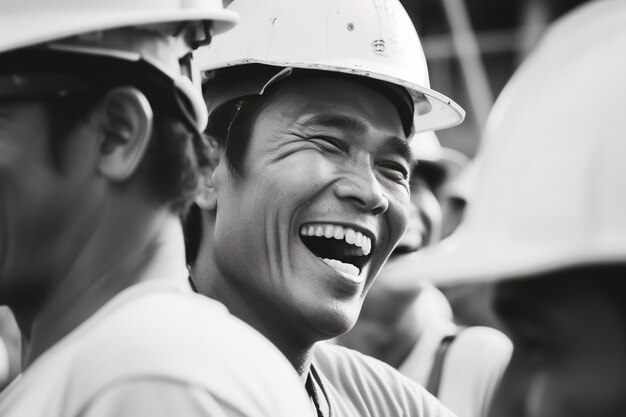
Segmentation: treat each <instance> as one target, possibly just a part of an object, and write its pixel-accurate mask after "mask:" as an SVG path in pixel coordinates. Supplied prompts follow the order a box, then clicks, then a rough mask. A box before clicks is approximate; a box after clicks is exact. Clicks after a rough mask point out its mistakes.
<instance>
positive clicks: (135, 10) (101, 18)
mask: <svg viewBox="0 0 626 417" xmlns="http://www.w3.org/2000/svg"><path fill="white" fill-rule="evenodd" d="M236 19H237V16H236V14H235V13H233V12H231V11H228V10H224V8H223V6H222V2H221V0H107V1H100V0H56V1H49V0H7V1H4V2H3V3H2V5H0V52H4V51H8V50H11V49H17V48H23V47H27V46H32V45H36V44H39V43H44V42H49V41H51V40H55V39H60V38H65V37H69V36H74V35H77V34H81V33H87V32H93V31H98V30H107V29H114V28H121V27H128V26H135V27H136V26H143V25H153V24H160V23H174V22H180V23H183V22H200V21H206V22H213V23H215V24H216V25H215V26H214V30H215V31H223V30H225V29H227V28H229V27H230V26H232V24H233V23H234V22H236Z"/></svg>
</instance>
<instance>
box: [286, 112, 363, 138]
mask: <svg viewBox="0 0 626 417" xmlns="http://www.w3.org/2000/svg"><path fill="white" fill-rule="evenodd" d="M298 124H299V125H300V126H303V127H315V126H320V127H329V128H335V129H345V130H349V131H352V132H354V133H357V134H364V133H366V132H367V130H368V129H367V125H366V124H365V123H363V121H361V120H359V119H355V118H354V117H350V116H346V115H343V114H333V113H317V114H314V115H312V116H309V117H307V118H304V119H303V120H298Z"/></svg>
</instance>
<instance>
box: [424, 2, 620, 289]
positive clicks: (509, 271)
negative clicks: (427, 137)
mask: <svg viewBox="0 0 626 417" xmlns="http://www.w3.org/2000/svg"><path fill="white" fill-rule="evenodd" d="M582 22H584V24H581V23H582ZM572 37H574V38H575V39H576V40H575V41H573V40H572ZM625 73H626V3H624V2H623V1H621V0H609V1H599V2H594V3H592V4H589V5H587V6H585V7H582V8H581V9H579V10H578V11H577V12H575V13H574V14H572V15H570V16H568V17H566V18H565V19H564V20H562V21H561V22H559V23H558V24H556V25H555V26H554V27H553V28H552V29H551V30H550V32H549V33H548V35H547V36H546V37H545V39H544V41H543V42H542V43H540V45H539V47H538V50H537V51H536V52H534V53H533V54H531V56H530V57H529V59H528V60H527V61H526V62H525V63H524V64H523V65H522V67H521V68H520V70H519V71H518V72H517V73H516V75H515V76H514V77H513V79H512V80H511V82H510V83H509V84H508V85H507V86H506V87H505V90H504V91H503V93H502V95H501V96H500V97H499V98H498V100H497V102H496V104H495V106H494V109H493V112H492V114H491V116H490V119H489V121H488V125H487V129H486V136H485V139H484V145H483V149H482V154H481V158H482V166H481V171H480V172H479V181H478V184H477V189H476V194H475V196H474V197H473V198H472V200H471V204H470V205H469V209H468V212H467V214H466V219H465V221H464V223H463V224H462V225H461V228H460V229H459V230H458V232H457V233H456V234H455V235H453V236H452V237H450V238H449V239H448V240H447V241H444V242H443V243H442V244H441V245H440V246H439V247H438V248H434V249H433V250H431V251H428V250H426V251H424V253H423V254H421V255H420V256H419V266H418V265H417V264H416V268H418V269H419V270H420V271H423V273H424V274H425V276H427V277H429V278H430V277H432V278H433V279H435V280H436V281H438V282H440V283H443V282H455V281H467V280H485V279H506V278H515V277H522V276H529V275H532V274H537V273H541V272H547V271H549V270H553V269H561V268H568V267H574V266H577V265H584V264H597V263H612V262H624V261H626V215H625V213H626V182H625V180H624V178H626V163H624V162H625V158H626V118H625V117H624V116H623V110H624V98H625V97H626V78H625V77H624V74H625Z"/></svg>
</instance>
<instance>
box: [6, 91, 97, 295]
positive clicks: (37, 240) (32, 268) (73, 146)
mask: <svg viewBox="0 0 626 417" xmlns="http://www.w3.org/2000/svg"><path fill="white" fill-rule="evenodd" d="M81 129H86V127H82V126H78V127H77V128H76V129H75V131H74V132H73V133H72V134H69V136H68V137H67V138H65V140H63V146H64V149H63V151H62V152H59V160H58V161H57V162H58V163H56V162H55V160H54V158H53V152H52V146H53V145H52V139H51V133H50V132H51V123H50V120H49V114H48V111H47V109H46V107H45V106H44V105H43V104H41V103H40V102H36V101H17V100H3V101H0V302H2V303H4V302H6V301H7V300H8V299H9V298H11V297H15V295H16V293H17V294H18V295H19V293H20V292H27V293H28V294H29V296H31V298H30V299H32V297H34V296H36V294H33V293H32V291H33V288H34V287H36V286H37V284H41V283H36V282H34V281H35V280H37V279H44V278H46V277H49V276H50V275H53V274H54V272H55V271H58V270H59V269H60V268H63V266H62V265H64V263H67V262H68V256H67V252H68V251H69V250H70V248H72V247H73V246H79V245H80V243H79V242H76V241H73V240H72V239H71V238H70V236H71V235H74V236H75V237H76V236H77V235H79V234H80V233H76V232H78V231H77V230H75V229H76V224H75V222H74V219H76V218H78V217H80V215H79V210H80V207H81V206H82V205H83V203H84V200H83V198H84V196H86V195H89V193H90V192H91V193H93V192H96V191H97V190H95V189H94V188H92V187H90V185H91V184H89V183H88V182H86V181H85V177H86V175H87V174H88V171H89V168H88V166H89V164H88V158H87V157H86V155H87V152H84V150H85V149H84V148H85V147H88V146H90V144H89V142H86V141H82V142H81V141H80V140H77V139H78V138H79V137H80V135H81V134H80V133H79V132H80V131H81ZM83 193H84V194H83ZM81 195H82V196H83V197H81ZM65 266H67V265H65ZM22 299H26V298H22Z"/></svg>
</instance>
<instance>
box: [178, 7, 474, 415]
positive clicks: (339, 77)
mask: <svg viewBox="0 0 626 417" xmlns="http://www.w3.org/2000/svg"><path fill="white" fill-rule="evenodd" d="M257 5H258V3H257V2H256V1H254V0H235V1H233V2H232V3H231V5H230V8H231V9H233V10H235V11H237V12H238V14H239V15H240V16H241V22H240V24H239V25H238V27H237V28H236V29H235V30H233V31H231V32H229V33H226V34H224V35H220V36H218V37H216V38H215V39H214V42H213V43H212V44H211V45H210V46H209V47H208V48H206V49H204V50H201V51H199V53H198V58H199V61H200V67H201V69H205V70H207V74H206V78H207V81H206V84H205V87H206V88H207V89H208V92H210V93H211V94H209V95H208V96H207V97H206V98H207V105H208V107H209V113H210V116H209V126H208V128H207V130H206V133H207V135H208V137H209V138H210V139H211V141H212V146H211V150H210V152H209V156H210V158H211V160H212V162H213V165H212V170H210V171H209V172H208V175H207V178H206V183H205V195H203V196H202V197H199V198H198V199H197V203H198V206H199V207H200V208H201V210H197V211H195V217H194V216H193V215H192V216H191V217H190V218H189V219H188V222H187V228H186V237H187V242H188V248H189V255H190V259H189V261H190V263H191V264H192V273H191V276H192V281H193V284H194V285H195V287H196V288H197V290H198V292H200V293H201V294H206V295H208V296H210V297H214V298H216V299H218V300H220V301H222V302H223V303H224V304H225V305H226V306H227V307H228V308H229V309H230V311H231V312H232V313H233V314H235V315H236V316H238V317H240V318H242V319H243V320H244V321H246V322H248V323H250V324H251V325H252V326H254V327H255V328H257V329H258V330H259V331H261V333H263V334H264V335H266V336H267V338H268V339H269V340H271V341H272V342H273V343H274V344H276V345H277V346H278V347H279V349H280V350H281V351H282V352H283V353H284V354H285V355H286V356H287V358H288V359H289V360H290V361H291V363H292V365H293V366H294V368H295V369H296V370H297V371H298V373H299V374H300V375H301V378H302V384H303V385H304V386H305V387H306V389H307V390H308V392H309V396H310V397H311V401H312V408H313V409H312V411H313V412H314V413H316V414H317V415H318V416H375V415H377V416H395V415H404V416H431V415H432V416H435V415H438V416H444V415H451V413H450V412H449V411H448V410H446V409H445V408H444V407H442V406H441V404H440V403H439V402H438V401H437V400H436V399H434V398H433V397H432V396H431V395H429V394H428V393H427V392H426V391H425V390H424V389H423V388H422V387H420V386H419V385H418V384H416V383H415V382H413V381H411V380H409V379H407V378H406V377H404V376H402V375H401V374H399V373H398V372H397V371H396V370H394V369H392V368H391V367H389V366H387V365H386V364H384V363H382V362H380V361H377V360H375V359H373V358H370V357H367V356H364V355H361V354H359V353H358V352H355V351H352V350H349V349H345V348H342V347H340V346H332V345H327V344H324V343H319V342H321V341H323V340H326V339H330V338H333V337H335V336H338V335H339V334H342V333H344V332H346V331H347V330H349V329H350V328H351V327H352V326H353V324H354V323H355V321H356V318H357V316H358V314H359V310H360V308H361V304H362V301H363V298H364V297H365V294H366V292H367V290H368V288H369V287H370V285H371V284H372V282H373V280H374V278H375V276H376V275H377V273H378V271H379V269H380V268H381V266H382V264H383V263H384V262H385V260H386V259H387V257H388V256H389V254H390V253H391V251H392V250H393V248H394V247H395V245H396V243H397V241H398V240H399V239H400V237H401V236H402V234H403V233H404V230H405V228H406V226H407V220H408V215H409V209H410V199H409V191H410V190H409V188H410V187H409V181H408V178H409V176H410V166H411V155H410V147H409V138H410V137H411V134H412V132H413V129H414V128H415V129H417V130H430V129H434V128H443V127H447V126H451V125H454V124H457V123H460V122H461V121H462V119H463V116H464V112H463V111H462V109H460V107H458V106H457V105H456V104H455V103H454V102H452V101H451V100H450V99H448V98H444V97H443V96H442V95H441V94H439V93H437V92H435V91H433V90H431V89H430V88H429V83H428V75H427V69H426V64H425V60H424V56H423V54H422V53H421V46H420V43H419V39H418V37H417V34H416V33H415V28H414V27H413V25H412V23H411V21H410V19H409V17H408V16H407V15H406V12H405V11H404V9H403V8H402V7H401V5H400V3H399V2H398V1H396V0H381V1H375V2H354V1H347V0H341V1H336V0H324V1H316V2H311V1H308V0H272V1H269V2H265V3H264V5H265V8H263V9H262V10H261V9H259V7H258V6H257ZM245 32H250V33H255V37H254V38H253V39H251V40H250V41H248V40H247V39H245V37H243V36H242V33H245ZM244 79H245V80H246V82H242V81H241V80H244ZM216 89H217V90H222V92H221V94H220V93H218V92H217V91H216ZM414 121H415V123H414Z"/></svg>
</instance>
